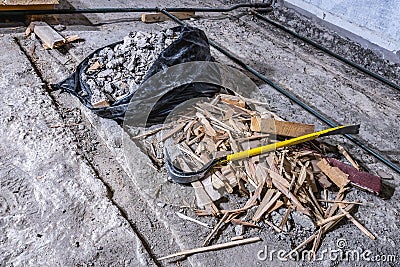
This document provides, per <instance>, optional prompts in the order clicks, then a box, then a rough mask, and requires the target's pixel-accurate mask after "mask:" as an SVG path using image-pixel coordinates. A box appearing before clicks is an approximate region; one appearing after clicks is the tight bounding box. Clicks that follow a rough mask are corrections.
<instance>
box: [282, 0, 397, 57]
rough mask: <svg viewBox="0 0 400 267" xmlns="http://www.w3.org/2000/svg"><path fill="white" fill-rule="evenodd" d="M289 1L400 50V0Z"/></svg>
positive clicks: (384, 46)
mask: <svg viewBox="0 0 400 267" xmlns="http://www.w3.org/2000/svg"><path fill="white" fill-rule="evenodd" d="M285 2H287V3H290V4H292V5H294V6H297V7H299V8H301V9H303V10H305V11H307V12H310V13H312V14H314V15H315V16H317V17H319V18H320V19H322V20H325V21H327V22H329V23H331V24H334V25H336V26H338V27H340V28H343V29H345V30H347V31H349V32H351V33H354V34H356V35H358V36H361V37H362V38H364V39H366V40H368V41H370V42H371V43H373V44H376V45H378V46H380V47H382V48H385V49H387V50H389V51H392V52H394V53H396V52H397V51H400V0H285ZM398 54H400V52H399V53H398Z"/></svg>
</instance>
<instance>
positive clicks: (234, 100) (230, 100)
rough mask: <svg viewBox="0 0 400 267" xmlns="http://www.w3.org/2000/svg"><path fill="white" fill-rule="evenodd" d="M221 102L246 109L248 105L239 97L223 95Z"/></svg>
mask: <svg viewBox="0 0 400 267" xmlns="http://www.w3.org/2000/svg"><path fill="white" fill-rule="evenodd" d="M221 101H222V102H224V103H227V104H229V105H233V106H236V107H240V108H245V107H246V103H245V102H244V101H243V99H241V98H240V97H238V96H234V95H226V94H221Z"/></svg>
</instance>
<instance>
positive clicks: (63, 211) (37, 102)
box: [0, 36, 152, 266]
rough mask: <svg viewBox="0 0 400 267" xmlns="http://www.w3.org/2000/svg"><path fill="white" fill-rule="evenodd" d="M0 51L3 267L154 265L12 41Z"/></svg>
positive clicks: (4, 40) (4, 43) (9, 38)
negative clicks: (109, 264)
mask: <svg viewBox="0 0 400 267" xmlns="http://www.w3.org/2000/svg"><path fill="white" fill-rule="evenodd" d="M1 46H2V47H3V49H5V51H7V53H2V55H1V62H2V71H1V78H0V81H1V84H0V86H1V127H0V130H1V136H2V138H1V141H2V142H1V149H0V153H1V178H0V183H1V190H0V201H1V202H0V203H1V213H0V218H1V233H2V234H1V247H0V257H1V265H7V266H12V265H13V266H21V265H53V266H54V265H58V266H67V265H70V266H71V265H81V264H86V265H87V264H89V265H90V264H95V265H103V264H105V265H107V264H108V263H110V262H113V263H115V264H121V265H142V266H147V265H149V264H152V260H151V258H150V256H149V255H148V253H147V251H146V249H145V248H144V247H143V245H142V243H141V241H140V239H139V237H138V236H137V234H136V233H135V232H134V231H133V230H132V229H131V227H130V225H129V223H128V221H127V220H126V219H125V218H124V217H123V216H122V215H121V213H120V212H119V210H118V208H117V207H116V206H115V205H114V204H113V203H112V201H111V200H110V199H109V197H108V192H107V187H106V186H105V185H104V184H103V183H102V182H101V181H100V180H99V178H98V177H97V174H96V170H95V169H93V168H92V167H91V166H90V164H88V163H87V162H86V161H85V159H84V158H82V157H81V156H79V155H78V154H77V145H76V144H75V143H74V141H75V137H74V135H73V134H72V132H71V131H70V130H68V128H66V127H68V126H66V125H65V122H64V121H63V119H62V118H61V116H60V114H59V113H58V112H57V110H56V108H55V107H54V102H53V101H52V99H51V97H50V96H49V95H48V93H47V91H46V86H45V84H43V82H42V80H41V79H40V78H39V77H38V76H37V74H36V73H35V71H34V69H33V67H32V65H31V63H30V62H29V61H28V59H27V58H26V57H25V56H24V54H23V52H22V51H21V49H20V47H19V46H18V44H17V43H16V41H15V40H14V38H13V37H12V36H4V37H3V38H2V39H1ZM11 65H12V66H13V68H4V67H5V66H11ZM117 252H118V253H117Z"/></svg>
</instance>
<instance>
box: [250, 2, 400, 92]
mask: <svg viewBox="0 0 400 267" xmlns="http://www.w3.org/2000/svg"><path fill="white" fill-rule="evenodd" d="M252 13H253V15H254V16H256V17H257V18H259V19H261V20H262V21H265V22H267V23H269V24H271V25H273V26H275V27H277V28H279V29H281V30H283V31H285V32H287V33H289V34H290V35H292V36H295V37H296V38H298V39H300V40H302V41H304V42H306V43H308V44H310V45H312V46H314V47H315V48H317V49H319V50H321V51H323V52H325V53H327V54H329V55H330V56H332V57H334V58H336V59H338V60H340V61H342V62H344V63H346V64H347V65H349V66H351V67H353V68H356V69H358V70H359V71H361V72H363V73H365V74H367V75H369V76H371V77H373V78H375V79H377V80H378V81H381V82H382V83H384V84H386V85H389V86H390V87H392V88H394V89H396V90H398V91H400V86H399V85H397V84H395V83H394V82H392V81H389V80H388V79H386V78H385V77H383V76H381V75H379V74H377V73H375V72H372V71H370V70H368V69H366V68H364V67H363V66H360V65H358V64H357V63H355V62H353V61H350V60H348V59H347V58H345V57H342V56H341V55H338V54H336V53H335V52H332V51H331V50H329V49H327V48H326V47H324V46H322V45H320V44H318V43H316V42H314V41H312V40H311V39H309V38H307V37H305V36H303V35H301V34H298V33H297V32H295V31H292V30H290V29H288V28H286V27H285V26H283V25H281V24H279V23H277V22H275V21H273V20H271V19H269V18H267V17H265V16H263V15H261V14H260V13H258V12H257V11H254V10H253V11H252Z"/></svg>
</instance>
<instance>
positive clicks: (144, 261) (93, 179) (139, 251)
mask: <svg viewBox="0 0 400 267" xmlns="http://www.w3.org/2000/svg"><path fill="white" fill-rule="evenodd" d="M14 37H15V36H14ZM12 42H14V43H15V44H18V42H17V39H15V38H14V39H13V40H12ZM18 49H19V50H20V54H21V56H23V57H25V60H26V61H27V62H26V63H27V64H29V65H30V66H31V67H32V68H33V69H35V75H36V76H37V78H38V79H39V80H42V78H41V76H40V74H39V73H37V70H36V68H35V65H34V64H33V63H32V62H31V61H30V58H29V57H28V56H27V55H26V53H25V51H24V50H23V48H22V47H21V46H20V45H19V44H18ZM40 90H42V91H44V92H43V93H44V95H45V96H44V97H47V98H50V99H49V100H48V101H50V102H52V104H53V105H54V99H51V96H50V95H49V94H48V93H49V92H48V91H47V90H46V89H45V83H43V80H42V83H41V89H40ZM56 109H57V108H54V110H55V113H56V116H57V117H58V118H59V119H60V120H61V121H62V119H61V117H60V114H59V111H57V110H56ZM64 130H65V133H64V134H65V135H67V136H69V137H70V138H71V136H72V135H73V133H72V132H71V130H69V129H64ZM74 155H75V160H76V161H77V162H79V165H80V167H81V168H80V173H82V171H84V173H86V175H87V176H85V177H83V178H86V180H84V181H86V182H89V184H91V186H90V187H89V188H90V191H93V190H94V189H93V185H94V184H96V187H97V191H96V190H95V191H96V192H103V193H102V194H101V196H98V197H99V198H103V200H105V201H106V202H108V203H109V204H110V205H111V207H114V208H115V210H114V211H113V213H114V212H115V214H116V215H118V217H119V220H120V221H121V223H122V222H123V221H125V222H124V223H123V224H125V225H129V223H128V221H127V219H126V218H124V216H123V214H122V213H121V210H120V209H119V207H118V206H116V205H115V203H113V201H112V199H110V198H109V196H108V194H107V185H106V184H104V182H103V181H102V180H101V179H100V178H99V177H98V176H97V175H96V173H95V171H94V169H93V167H92V166H90V164H88V163H87V162H86V160H84V159H82V158H79V157H77V156H76V154H74ZM82 168H83V169H82ZM87 179H90V181H88V180H87ZM93 183H94V184H93ZM121 225H122V224H121ZM125 228H126V227H125ZM128 228H129V230H128ZM128 228H126V230H128V231H127V233H128V234H129V235H131V237H132V238H133V240H134V241H135V242H136V248H135V250H134V251H135V255H136V258H137V260H138V261H139V263H140V264H141V265H143V266H148V265H149V264H151V265H156V264H155V262H154V259H152V258H151V256H150V255H149V253H148V251H147V250H146V248H145V247H144V246H143V244H142V241H141V240H140V238H139V237H138V235H137V233H135V231H134V229H132V228H131V227H129V226H128Z"/></svg>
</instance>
